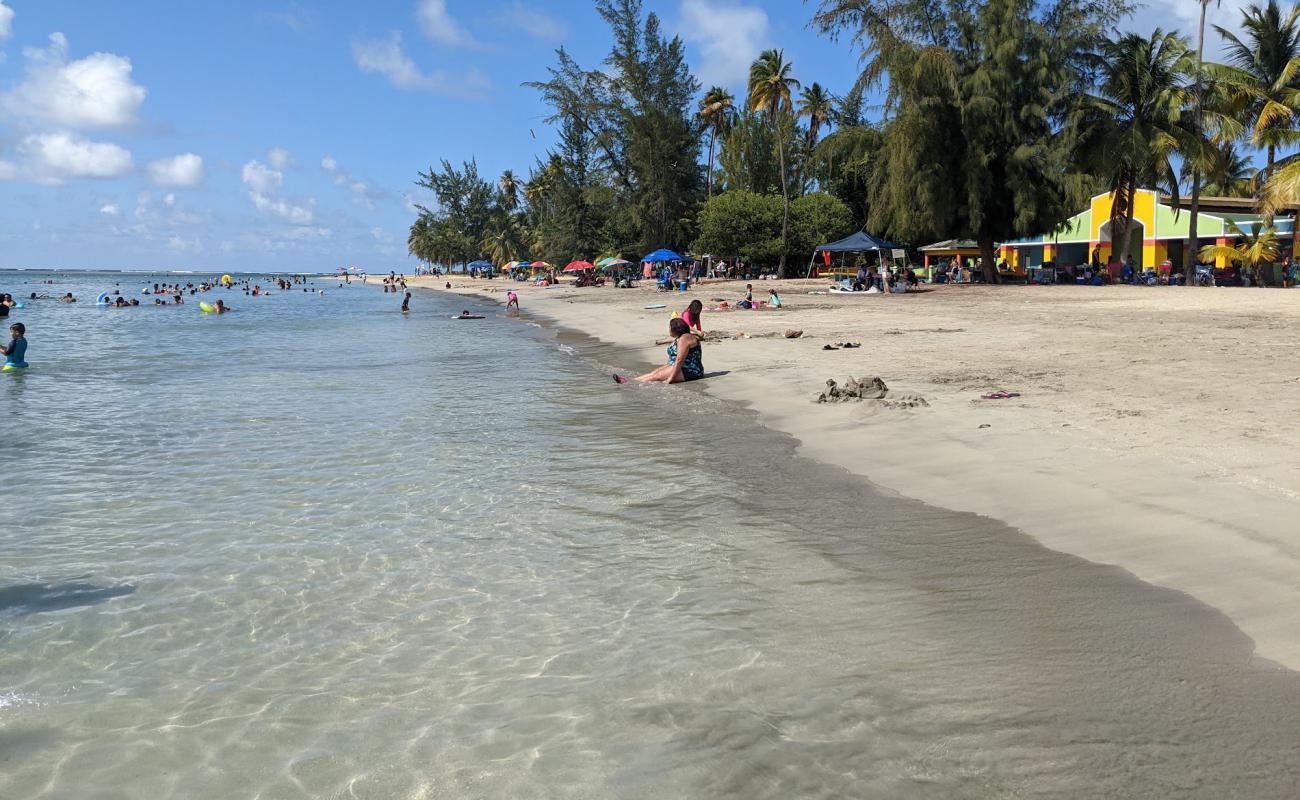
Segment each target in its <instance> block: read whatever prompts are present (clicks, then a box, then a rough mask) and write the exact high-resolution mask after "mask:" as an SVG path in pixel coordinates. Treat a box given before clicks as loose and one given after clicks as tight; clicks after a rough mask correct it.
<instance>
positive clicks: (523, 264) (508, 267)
mask: <svg viewBox="0 0 1300 800" xmlns="http://www.w3.org/2000/svg"><path fill="white" fill-rule="evenodd" d="M526 266H528V262H527V261H511V262H510V263H508V264H506V265H505V266H504V267H502V269H504V270H507V271H509V270H512V269H515V268H516V267H526Z"/></svg>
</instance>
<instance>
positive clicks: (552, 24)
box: [497, 0, 569, 42]
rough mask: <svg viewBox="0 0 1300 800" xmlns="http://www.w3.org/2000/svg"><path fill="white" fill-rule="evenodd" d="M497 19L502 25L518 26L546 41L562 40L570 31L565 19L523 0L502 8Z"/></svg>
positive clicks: (517, 0)
mask: <svg viewBox="0 0 1300 800" xmlns="http://www.w3.org/2000/svg"><path fill="white" fill-rule="evenodd" d="M497 19H498V21H499V22H500V23H501V24H502V25H508V26H510V27H512V28H517V29H519V30H521V31H523V32H524V33H526V34H528V35H530V36H532V37H533V38H535V39H540V40H542V41H544V42H558V41H561V40H562V39H564V37H565V36H566V35H568V33H569V27H568V26H567V25H565V24H564V21H563V20H559V19H556V18H555V17H553V16H551V15H550V14H547V13H546V12H545V11H542V10H541V9H539V8H534V7H533V6H531V5H528V4H526V3H523V2H521V0H516V1H515V2H514V3H512V4H510V5H508V6H506V7H505V8H504V9H502V11H501V13H500V14H499V15H498V16H497Z"/></svg>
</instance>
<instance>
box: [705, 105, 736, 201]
mask: <svg viewBox="0 0 1300 800" xmlns="http://www.w3.org/2000/svg"><path fill="white" fill-rule="evenodd" d="M735 113H736V98H735V97H733V96H732V94H731V92H729V91H727V90H726V89H724V88H722V87H721V86H714V87H712V88H711V89H709V90H708V91H707V92H705V93H704V97H703V98H702V99H701V100H700V120H701V121H702V122H703V123H704V126H705V127H706V128H708V129H709V190H708V197H713V152H714V150H713V146H714V144H715V143H716V142H717V140H718V137H719V136H721V135H722V134H724V133H726V132H727V129H728V128H730V127H731V118H732V116H733V115H734V114H735Z"/></svg>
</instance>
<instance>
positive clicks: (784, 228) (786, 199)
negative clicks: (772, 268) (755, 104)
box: [774, 117, 790, 280]
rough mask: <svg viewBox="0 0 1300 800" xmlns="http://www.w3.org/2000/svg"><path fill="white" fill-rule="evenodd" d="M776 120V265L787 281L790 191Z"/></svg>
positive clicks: (779, 122) (778, 122) (782, 144)
mask: <svg viewBox="0 0 1300 800" xmlns="http://www.w3.org/2000/svg"><path fill="white" fill-rule="evenodd" d="M774 119H776V121H777V123H776V128H777V133H776V157H777V162H778V166H780V168H781V200H782V203H781V260H780V261H779V262H777V265H776V277H777V279H779V280H784V279H785V250H786V244H787V240H788V239H787V237H788V236H789V230H790V190H789V189H787V188H786V181H785V142H783V141H782V138H783V136H782V134H783V131H782V130H781V120H780V117H774Z"/></svg>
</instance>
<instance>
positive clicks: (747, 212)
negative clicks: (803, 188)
mask: <svg viewBox="0 0 1300 800" xmlns="http://www.w3.org/2000/svg"><path fill="white" fill-rule="evenodd" d="M782 206H783V203H782V200H781V198H779V197H776V196H774V195H771V194H757V193H754V192H748V191H743V190H738V191H729V192H723V193H722V194H718V195H714V196H713V197H712V198H711V199H710V200H708V201H707V202H706V203H704V205H703V206H702V207H701V208H700V212H699V216H698V227H699V234H698V236H697V237H696V239H695V243H694V244H693V245H692V248H693V249H694V250H695V251H696V252H699V253H712V254H714V255H717V256H722V257H728V258H730V257H734V256H740V257H741V258H742V259H744V260H745V261H746V262H747V263H750V264H754V265H757V266H762V267H774V266H778V265H779V264H780V261H781V256H782V250H781V220H782V216H783V209H782ZM852 232H853V221H852V214H851V213H850V212H849V209H848V206H846V205H845V204H844V203H842V202H840V201H839V200H837V199H836V198H834V197H831V196H830V195H828V194H824V193H821V192H815V193H812V194H808V195H805V196H803V197H800V198H799V199H797V200H795V201H794V202H793V203H791V205H790V230H789V247H788V249H787V250H786V251H785V255H787V256H788V257H789V258H790V259H792V260H794V261H795V262H796V263H802V262H803V261H804V260H806V259H807V258H808V257H809V256H810V255H811V254H812V250H813V248H814V247H816V246H817V245H819V244H825V243H826V242H828V241H833V240H835V239H841V238H843V237H845V236H847V235H848V234H850V233H852Z"/></svg>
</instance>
